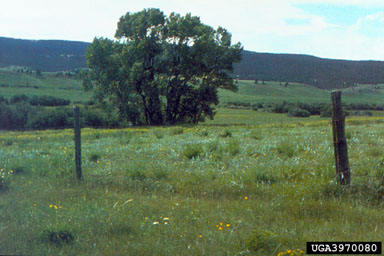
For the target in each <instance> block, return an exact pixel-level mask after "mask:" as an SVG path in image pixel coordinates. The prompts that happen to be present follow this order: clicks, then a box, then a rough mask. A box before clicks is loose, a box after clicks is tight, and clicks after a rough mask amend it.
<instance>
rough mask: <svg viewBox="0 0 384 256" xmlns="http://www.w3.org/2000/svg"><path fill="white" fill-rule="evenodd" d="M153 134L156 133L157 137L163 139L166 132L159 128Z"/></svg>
mask: <svg viewBox="0 0 384 256" xmlns="http://www.w3.org/2000/svg"><path fill="white" fill-rule="evenodd" d="M153 135H155V137H156V138H157V139H162V138H163V137H164V133H163V132H162V131H159V130H155V131H153Z"/></svg>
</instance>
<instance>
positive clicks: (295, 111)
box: [288, 107, 311, 117]
mask: <svg viewBox="0 0 384 256" xmlns="http://www.w3.org/2000/svg"><path fill="white" fill-rule="evenodd" d="M310 115H311V113H309V112H308V111H307V110H305V109H301V108H298V107H294V108H291V109H289V111H288V116H291V117H309V116H310Z"/></svg>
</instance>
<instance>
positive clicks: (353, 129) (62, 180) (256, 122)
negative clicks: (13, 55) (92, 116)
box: [0, 70, 384, 256]
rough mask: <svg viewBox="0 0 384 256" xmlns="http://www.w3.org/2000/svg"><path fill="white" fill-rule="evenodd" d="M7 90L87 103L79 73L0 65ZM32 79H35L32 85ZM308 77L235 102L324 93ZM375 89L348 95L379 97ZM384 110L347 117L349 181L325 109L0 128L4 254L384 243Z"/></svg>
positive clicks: (224, 97) (367, 99) (277, 251)
mask: <svg viewBox="0 0 384 256" xmlns="http://www.w3.org/2000/svg"><path fill="white" fill-rule="evenodd" d="M0 85H5V86H1V87H0V95H4V96H6V97H10V96H12V95H16V94H21V93H25V94H27V95H53V96H56V97H62V98H65V99H70V100H71V101H72V103H73V102H74V101H81V102H86V101H88V100H89V99H90V97H91V94H90V93H85V92H82V91H81V81H80V80H78V79H75V78H69V77H57V76H55V74H49V73H43V76H42V77H36V76H34V75H30V74H24V73H22V74H19V73H16V72H14V71H12V70H0ZM26 86H29V87H26ZM329 98H330V95H329V92H327V91H324V90H319V89H316V88H314V87H310V86H308V85H302V84H290V85H289V86H288V87H287V88H285V87H282V86H280V85H279V83H278V82H267V83H266V85H261V84H259V85H255V84H254V82H253V81H239V91H238V92H237V93H232V92H224V91H221V92H220V99H221V104H222V105H225V104H226V103H228V102H233V101H237V102H243V103H252V104H253V103H258V102H280V101H282V100H284V101H287V102H298V101H300V102H309V103H317V102H329ZM383 99H384V94H383V93H382V87H381V85H378V86H375V87H373V86H371V85H359V86H358V87H356V88H353V89H352V88H347V89H345V90H343V101H345V102H358V103H360V102H361V103H376V104H381V102H382V100H383ZM383 128H384V117H383V114H382V112H381V111H378V112H374V115H373V116H371V117H368V116H363V117H347V121H346V135H347V140H348V150H349V161H350V166H351V173H352V184H351V185H350V186H349V187H347V188H341V187H339V186H338V184H337V179H336V175H335V164H334V152H333V143H332V129H331V124H330V118H323V117H319V116H311V117H309V118H296V117H289V116H287V115H286V114H276V113H268V112H263V111H262V110H259V111H254V110H250V109H228V108H222V107H220V108H218V109H217V114H216V117H215V119H214V120H207V121H206V122H203V123H201V124H199V125H196V126H189V125H185V126H175V127H132V128H125V129H91V128H84V129H82V166H83V176H84V180H83V181H81V182H78V181H77V180H76V174H75V170H74V168H75V162H74V140H73V130H72V129H65V130H44V131H0V216H1V218H0V254H13V255H15V254H16V255H280V256H282V255H303V254H304V250H305V245H306V241H381V242H382V241H383V237H384V228H383V225H382V223H383V222H384V211H383V207H384V204H383V196H384V190H383V186H382V185H383V179H384V172H383V165H384V157H383V156H384V147H383V144H384V129H383Z"/></svg>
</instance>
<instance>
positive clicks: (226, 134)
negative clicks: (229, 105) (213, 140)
mask: <svg viewBox="0 0 384 256" xmlns="http://www.w3.org/2000/svg"><path fill="white" fill-rule="evenodd" d="M219 137H220V138H228V137H232V132H231V131H230V130H228V129H225V130H224V131H223V132H221V133H220V134H219Z"/></svg>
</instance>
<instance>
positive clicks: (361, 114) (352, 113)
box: [349, 110, 373, 116]
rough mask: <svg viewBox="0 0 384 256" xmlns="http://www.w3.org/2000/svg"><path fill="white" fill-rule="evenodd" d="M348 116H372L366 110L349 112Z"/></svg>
mask: <svg viewBox="0 0 384 256" xmlns="http://www.w3.org/2000/svg"><path fill="white" fill-rule="evenodd" d="M349 115H351V116H372V115H373V114H372V112H371V111H368V110H355V111H350V112H349Z"/></svg>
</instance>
